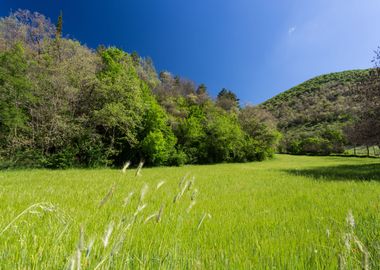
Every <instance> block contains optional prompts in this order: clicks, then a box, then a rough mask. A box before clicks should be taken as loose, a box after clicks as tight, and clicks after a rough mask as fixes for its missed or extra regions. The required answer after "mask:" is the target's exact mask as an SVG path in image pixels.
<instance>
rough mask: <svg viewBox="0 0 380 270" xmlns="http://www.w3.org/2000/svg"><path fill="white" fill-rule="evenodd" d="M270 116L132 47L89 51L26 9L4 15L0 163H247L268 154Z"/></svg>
mask: <svg viewBox="0 0 380 270" xmlns="http://www.w3.org/2000/svg"><path fill="white" fill-rule="evenodd" d="M279 138H280V133H279V132H278V131H277V128H276V120H275V119H274V117H273V116H272V115H271V114H270V113H269V112H267V111H265V110H264V109H261V108H259V107H252V106H246V107H244V108H241V107H240V104H239V99H238V98H237V96H236V94H235V93H233V92H232V91H230V90H227V89H222V90H221V91H220V92H219V94H218V96H217V97H216V99H212V98H211V97H210V96H209V94H208V90H207V87H206V86H205V85H204V84H200V85H196V84H195V83H194V82H192V81H190V80H188V79H184V78H180V77H178V76H174V75H172V74H171V73H170V72H167V71H163V72H160V73H157V72H156V70H155V67H154V65H153V62H152V60H151V59H150V58H144V57H140V56H139V55H138V54H137V53H136V52H133V53H127V52H124V51H122V50H120V49H118V48H116V47H105V46H102V45H100V46H99V47H98V48H96V49H90V48H88V47H86V46H84V45H82V44H81V43H80V42H79V41H76V40H73V39H70V38H67V37H65V35H63V18H62V14H61V15H60V16H59V17H58V19H57V23H56V24H53V23H52V22H51V21H50V19H49V18H46V17H45V16H44V15H42V14H39V13H33V12H30V11H28V10H18V11H16V12H13V13H11V14H10V15H9V16H8V17H4V18H2V19H1V20H0V149H1V150H0V164H1V167H2V168H10V167H36V168H38V167H45V168H69V167H99V166H111V167H114V166H122V165H123V164H124V163H125V162H127V161H131V162H132V163H133V164H136V163H139V162H140V161H143V162H145V163H146V164H147V165H151V166H155V165H158V166H159V165H182V164H206V163H217V162H244V161H255V160H264V159H266V158H269V157H271V156H272V155H273V154H274V153H275V151H276V146H277V143H278V141H279Z"/></svg>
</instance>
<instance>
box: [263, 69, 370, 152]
mask: <svg viewBox="0 0 380 270" xmlns="http://www.w3.org/2000/svg"><path fill="white" fill-rule="evenodd" d="M368 72H369V70H350V71H343V72H336V73H330V74H326V75H322V76H318V77H315V78H313V79H311V80H308V81H306V82H304V83H302V84H300V85H297V86H295V87H293V88H291V89H289V90H287V91H285V92H283V93H281V94H279V95H277V96H275V97H273V98H271V99H269V100H267V101H265V102H264V103H262V104H261V105H260V106H261V107H263V108H265V109H267V110H268V111H270V112H271V113H272V114H273V115H274V116H275V117H276V118H277V120H278V127H279V129H280V130H281V131H282V132H283V134H284V138H283V143H282V149H281V150H282V151H284V152H291V153H308V152H309V153H315V154H318V153H319V154H322V152H320V151H316V149H314V148H318V145H319V146H320V145H321V144H329V147H327V148H328V149H327V150H326V149H325V151H323V152H341V151H343V146H344V144H345V139H344V136H343V133H342V128H343V127H344V126H345V125H346V124H347V123H348V122H349V121H350V120H352V119H353V118H354V117H355V111H356V106H355V104H354V103H353V102H352V99H351V97H352V94H353V92H354V91H353V90H354V89H355V87H356V86H357V85H359V83H360V81H362V80H363V79H365V77H366V75H368ZM305 140H308V141H307V142H306V141H305ZM313 144H316V145H314V146H313ZM306 145H308V146H307V147H311V148H313V149H304V148H305V147H306ZM307 147H306V148H307Z"/></svg>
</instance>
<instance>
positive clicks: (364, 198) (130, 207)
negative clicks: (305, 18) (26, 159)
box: [0, 155, 380, 269]
mask: <svg viewBox="0 0 380 270" xmlns="http://www.w3.org/2000/svg"><path fill="white" fill-rule="evenodd" d="M379 170H380V162H379V160H378V159H363V158H342V157H301V156H299V157H298V156H285V155H282V156H277V157H276V158H275V159H274V160H270V161H266V162H262V163H247V164H220V165H209V166H186V167H181V168H176V167H175V168H149V169H148V168H145V169H144V168H143V169H142V171H141V174H142V175H141V176H139V177H135V170H134V169H131V168H129V169H128V170H127V171H126V173H122V171H121V170H119V171H118V170H110V169H99V170H66V171H48V170H30V171H9V172H1V173H0V217H1V219H0V268H1V269H15V268H19V269H28V268H29V269H62V268H65V267H67V268H71V267H73V269H94V268H96V267H98V269H108V268H114V269H123V268H136V269H137V268H138V269H141V268H155V269H157V268H161V269H168V268H169V269H173V268H174V269H197V268H199V269H221V268H226V269H249V268H251V269H252V268H256V269H263V268H267V269H273V268H277V269H336V268H339V267H340V268H344V267H346V268H347V269H352V268H361V267H363V265H364V259H365V252H364V251H362V250H361V249H360V246H359V244H358V242H356V240H358V241H359V243H361V244H362V249H363V248H364V249H365V251H366V252H367V253H368V256H367V257H368V258H367V260H368V266H369V267H371V268H375V269H376V268H380V263H379V262H380V211H379V210H380V209H379V207H380V182H379V181H380V176H379V175H380V174H378V173H376V172H379ZM41 203H43V204H42V206H43V207H33V208H32V209H29V210H28V211H26V212H24V213H23V214H22V215H21V216H19V217H18V215H20V213H22V212H23V211H24V210H26V209H27V208H28V207H30V206H31V205H33V204H41ZM48 206H49V207H48ZM350 211H351V212H352V217H353V219H354V226H352V224H351V223H350V222H349V221H347V217H349V213H351V212H350ZM17 217H18V218H17ZM16 218H17V219H16ZM8 225H9V226H8ZM4 229H6V230H4ZM348 236H350V237H351V238H349V239H348ZM348 240H349V241H348ZM348 244H349V248H348V247H347V245H348ZM78 262H80V264H78ZM78 267H79V268H78Z"/></svg>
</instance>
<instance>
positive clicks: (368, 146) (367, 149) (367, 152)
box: [367, 145, 369, 157]
mask: <svg viewBox="0 0 380 270" xmlns="http://www.w3.org/2000/svg"><path fill="white" fill-rule="evenodd" d="M367 157H369V146H368V145H367Z"/></svg>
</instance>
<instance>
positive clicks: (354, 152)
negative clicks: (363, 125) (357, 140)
mask: <svg viewBox="0 0 380 270" xmlns="http://www.w3.org/2000/svg"><path fill="white" fill-rule="evenodd" d="M354 156H356V145H355V146H354Z"/></svg>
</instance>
